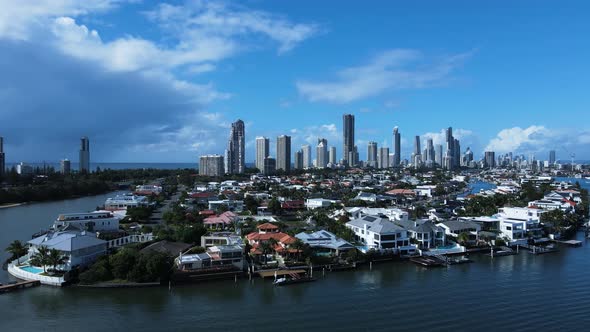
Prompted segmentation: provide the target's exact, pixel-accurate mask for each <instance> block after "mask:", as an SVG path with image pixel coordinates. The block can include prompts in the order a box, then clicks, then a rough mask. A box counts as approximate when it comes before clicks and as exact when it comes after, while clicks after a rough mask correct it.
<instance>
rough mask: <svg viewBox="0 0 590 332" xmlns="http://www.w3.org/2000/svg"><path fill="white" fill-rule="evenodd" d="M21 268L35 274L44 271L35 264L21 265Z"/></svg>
mask: <svg viewBox="0 0 590 332" xmlns="http://www.w3.org/2000/svg"><path fill="white" fill-rule="evenodd" d="M20 269H21V270H23V271H27V272H30V273H34V274H39V273H43V269H40V268H38V267H34V266H21V267H20Z"/></svg>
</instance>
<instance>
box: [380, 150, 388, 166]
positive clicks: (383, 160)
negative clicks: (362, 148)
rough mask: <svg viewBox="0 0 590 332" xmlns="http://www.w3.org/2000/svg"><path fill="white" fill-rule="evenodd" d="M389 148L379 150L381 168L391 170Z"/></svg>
mask: <svg viewBox="0 0 590 332" xmlns="http://www.w3.org/2000/svg"><path fill="white" fill-rule="evenodd" d="M389 166H390V165H389V148H380V149H379V168H389Z"/></svg>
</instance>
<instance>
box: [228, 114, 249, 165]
mask: <svg viewBox="0 0 590 332" xmlns="http://www.w3.org/2000/svg"><path fill="white" fill-rule="evenodd" d="M245 165H246V129H245V127H244V121H242V120H238V121H236V122H234V123H232V124H231V130H230V133H229V141H228V142H227V150H225V172H226V173H228V174H241V173H244V171H245V169H246V166H245Z"/></svg>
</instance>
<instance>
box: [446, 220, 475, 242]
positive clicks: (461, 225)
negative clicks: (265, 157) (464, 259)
mask: <svg viewBox="0 0 590 332" xmlns="http://www.w3.org/2000/svg"><path fill="white" fill-rule="evenodd" d="M438 226H440V227H442V228H444V230H445V234H446V235H451V236H453V237H459V235H460V234H461V233H466V234H467V235H468V236H469V242H470V243H475V242H477V239H478V234H479V232H480V231H481V225H480V224H478V223H475V222H473V221H468V220H448V221H445V222H442V223H440V224H438Z"/></svg>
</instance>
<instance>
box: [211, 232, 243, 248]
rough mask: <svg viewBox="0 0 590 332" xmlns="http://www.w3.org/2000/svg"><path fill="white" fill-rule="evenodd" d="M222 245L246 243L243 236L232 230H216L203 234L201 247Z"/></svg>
mask: <svg viewBox="0 0 590 332" xmlns="http://www.w3.org/2000/svg"><path fill="white" fill-rule="evenodd" d="M220 245H240V246H243V245H244V241H242V238H241V237H240V236H239V235H237V234H235V233H232V232H214V233H209V234H207V235H203V236H201V247H203V248H209V247H213V246H220Z"/></svg>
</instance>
